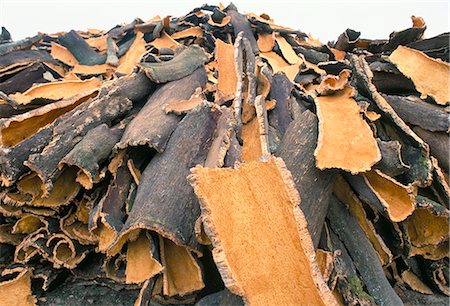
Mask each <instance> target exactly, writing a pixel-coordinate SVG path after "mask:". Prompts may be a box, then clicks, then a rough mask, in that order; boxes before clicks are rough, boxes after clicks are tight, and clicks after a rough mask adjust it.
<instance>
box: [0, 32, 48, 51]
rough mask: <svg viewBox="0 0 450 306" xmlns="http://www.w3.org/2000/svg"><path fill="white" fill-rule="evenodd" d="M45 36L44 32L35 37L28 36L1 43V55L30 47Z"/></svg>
mask: <svg viewBox="0 0 450 306" xmlns="http://www.w3.org/2000/svg"><path fill="white" fill-rule="evenodd" d="M43 37H44V34H38V35H36V36H33V37H27V38H24V39H22V40H18V41H13V42H10V43H6V44H1V45H0V56H1V55H5V54H7V53H9V52H13V51H19V50H23V49H28V48H30V47H31V46H32V45H34V44H35V43H37V42H38V41H40V40H41V39H42V38H43Z"/></svg>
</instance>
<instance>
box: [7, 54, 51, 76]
mask: <svg viewBox="0 0 450 306" xmlns="http://www.w3.org/2000/svg"><path fill="white" fill-rule="evenodd" d="M43 62H49V63H55V60H54V59H53V58H52V56H51V55H50V54H48V52H45V51H42V50H22V51H14V52H10V53H8V54H5V55H1V56H0V73H1V72H4V71H6V70H8V69H11V68H13V67H17V66H24V65H29V64H31V63H43Z"/></svg>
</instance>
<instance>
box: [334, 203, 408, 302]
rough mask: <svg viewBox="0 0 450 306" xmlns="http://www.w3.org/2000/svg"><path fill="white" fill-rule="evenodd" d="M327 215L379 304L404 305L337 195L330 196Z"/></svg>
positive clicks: (370, 292) (368, 289)
mask: <svg viewBox="0 0 450 306" xmlns="http://www.w3.org/2000/svg"><path fill="white" fill-rule="evenodd" d="M327 218H328V221H329V223H330V226H331V228H332V229H333V231H334V232H335V233H336V234H337V235H338V236H339V238H340V239H341V240H342V242H343V243H344V245H345V246H346V248H347V250H348V252H349V254H350V256H351V257H352V259H353V263H354V264H355V266H356V269H357V270H358V272H359V274H360V275H361V278H362V280H363V282H364V284H365V285H366V288H367V291H368V292H369V294H370V295H371V296H372V297H373V298H374V300H375V302H376V303H377V304H378V305H392V306H394V305H403V302H402V300H401V299H400V298H399V297H398V295H397V294H396V293H395V291H394V290H393V289H392V287H391V285H390V284H389V282H388V280H387V279H386V275H385V274H384V271H383V268H382V266H381V263H380V261H379V260H378V255H377V254H376V252H375V250H374V249H373V247H372V245H371V243H370V241H369V240H368V239H367V238H366V236H365V234H364V232H363V230H362V229H361V227H360V226H359V224H358V222H357V221H356V220H355V218H354V217H353V216H352V215H351V213H350V212H349V211H348V210H347V209H346V207H345V205H344V204H342V203H341V202H340V201H339V200H338V199H336V198H335V197H334V196H332V198H331V203H330V208H329V209H328V215H327Z"/></svg>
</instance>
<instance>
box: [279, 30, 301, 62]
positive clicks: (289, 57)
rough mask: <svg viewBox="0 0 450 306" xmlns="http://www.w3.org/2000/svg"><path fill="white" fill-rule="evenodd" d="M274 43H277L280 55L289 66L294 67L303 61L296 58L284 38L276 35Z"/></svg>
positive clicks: (295, 54)
mask: <svg viewBox="0 0 450 306" xmlns="http://www.w3.org/2000/svg"><path fill="white" fill-rule="evenodd" d="M275 41H276V42H277V45H278V48H280V51H281V54H282V55H283V57H284V59H285V60H286V61H287V62H288V63H289V64H291V65H296V64H300V63H301V62H303V60H302V59H301V58H299V57H298V55H297V53H296V52H295V51H294V49H292V46H291V45H290V44H289V43H288V42H287V40H286V38H284V37H283V36H281V35H280V34H277V33H276V34H275Z"/></svg>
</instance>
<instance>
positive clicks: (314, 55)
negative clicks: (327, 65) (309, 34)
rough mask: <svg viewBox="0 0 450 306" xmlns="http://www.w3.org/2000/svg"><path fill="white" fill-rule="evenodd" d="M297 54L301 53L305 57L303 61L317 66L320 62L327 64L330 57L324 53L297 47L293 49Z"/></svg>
mask: <svg viewBox="0 0 450 306" xmlns="http://www.w3.org/2000/svg"><path fill="white" fill-rule="evenodd" d="M294 50H295V52H296V53H297V54H299V53H301V54H303V56H305V59H306V60H307V61H308V62H310V63H313V64H318V63H320V62H328V60H329V58H330V56H329V55H328V54H326V53H322V52H319V51H316V50H314V49H308V48H307V47H303V46H298V47H295V48H294Z"/></svg>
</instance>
